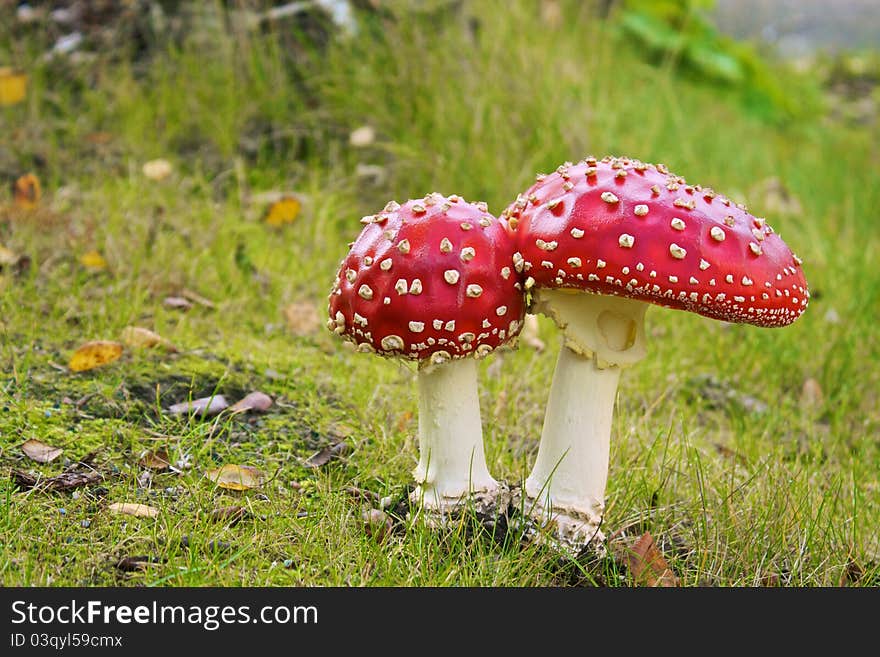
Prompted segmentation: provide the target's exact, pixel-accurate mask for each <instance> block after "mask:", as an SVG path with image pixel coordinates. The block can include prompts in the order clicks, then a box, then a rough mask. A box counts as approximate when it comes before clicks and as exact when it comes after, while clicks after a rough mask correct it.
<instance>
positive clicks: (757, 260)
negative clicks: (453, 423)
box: [501, 157, 810, 551]
mask: <svg viewBox="0 0 880 657" xmlns="http://www.w3.org/2000/svg"><path fill="white" fill-rule="evenodd" d="M501 218H502V219H506V220H507V221H508V223H509V225H510V226H511V227H512V228H514V229H515V231H516V234H517V237H516V243H517V253H516V254H515V255H514V258H515V264H516V269H517V271H518V273H519V274H520V275H521V276H522V279H523V281H524V286H525V287H526V289H527V290H529V291H530V294H531V308H532V309H534V310H536V311H539V312H542V313H544V314H546V315H547V316H549V317H551V318H552V319H553V320H554V321H555V322H556V324H557V325H558V326H559V328H560V329H561V330H562V333H563V335H564V344H563V346H562V348H561V349H560V353H559V359H558V361H557V364H556V370H555V373H554V376H553V384H552V386H551V390H550V397H549V400H548V403H547V409H546V413H545V419H544V427H543V431H542V435H541V443H540V446H539V450H538V456H537V461H536V463H535V465H534V467H533V469H532V471H531V474H530V475H529V477H528V479H527V480H526V482H525V486H524V492H525V498H526V499H525V507H526V510H527V511H529V512H530V513H531V515H532V516H533V517H534V518H536V519H538V520H539V521H541V522H546V521H550V522H551V523H552V524H553V527H554V530H555V537H556V539H557V540H558V541H559V542H560V543H561V544H562V545H563V546H565V547H567V548H569V549H571V550H573V551H578V550H580V549H581V548H583V547H585V546H586V545H587V544H588V543H590V541H591V540H597V541H601V540H602V534H601V532H600V530H599V525H600V523H601V521H602V515H603V512H604V497H605V486H606V482H607V476H608V456H609V442H610V432H611V421H612V413H613V407H614V399H615V395H616V391H617V384H618V380H619V377H620V369H621V368H622V367H625V366H627V365H632V364H633V363H635V362H637V361H639V360H640V359H641V358H642V357H643V356H644V354H645V331H644V323H643V318H644V315H645V311H646V309H647V308H648V306H649V304H657V305H660V306H666V307H669V308H677V309H680V310H686V311H690V312H694V313H698V314H700V315H704V316H706V317H711V318H714V319H719V320H725V321H727V322H740V323H748V324H754V325H756V326H766V327H773V326H785V325H787V324H790V323H791V322H793V321H794V320H796V319H797V318H798V317H799V316H800V315H801V313H803V312H804V309H805V308H806V307H807V302H808V299H809V296H810V295H809V292H808V290H807V283H806V280H805V279H804V274H803V270H802V269H801V266H800V265H801V261H800V259H799V258H798V257H797V256H796V255H794V253H792V252H791V250H790V249H789V248H788V246H786V244H785V243H784V242H783V241H782V239H780V237H779V235H778V234H776V233H774V232H773V229H772V228H770V226H769V225H768V224H767V223H766V221H765V220H764V219H762V218H759V217H755V216H753V215H751V214H749V212H748V211H747V210H746V208H745V207H744V206H742V205H740V204H737V203H734V202H733V201H731V200H730V199H728V198H725V197H724V196H721V195H720V194H716V193H715V192H714V191H712V190H711V189H709V188H706V187H700V186H699V185H689V184H688V183H687V182H686V181H685V180H684V179H683V178H681V177H680V176H677V175H675V174H673V173H670V172H669V171H668V170H667V169H666V167H664V166H663V165H661V164H657V165H652V164H645V163H643V162H640V161H638V160H635V159H628V158H612V157H606V158H604V159H602V160H596V159H595V158H592V157H590V158H587V159H585V160H583V161H581V162H579V163H577V164H571V163H568V162H567V163H565V164H563V165H561V166H560V167H559V168H558V169H557V170H556V171H555V172H554V173H551V174H549V175H539V176H538V178H537V182H536V183H535V184H534V185H532V187H530V188H529V189H528V190H527V191H526V192H525V193H524V194H521V195H519V196H518V198H517V199H516V201H515V202H514V203H513V204H512V205H510V207H508V208H507V209H506V210H505V211H504V213H503V214H502V216H501Z"/></svg>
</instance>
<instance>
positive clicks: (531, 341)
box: [519, 315, 545, 351]
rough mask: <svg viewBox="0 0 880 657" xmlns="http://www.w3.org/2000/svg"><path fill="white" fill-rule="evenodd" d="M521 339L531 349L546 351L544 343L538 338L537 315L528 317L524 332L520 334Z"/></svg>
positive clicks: (524, 323)
mask: <svg viewBox="0 0 880 657" xmlns="http://www.w3.org/2000/svg"><path fill="white" fill-rule="evenodd" d="M519 339H520V342H522V343H523V344H524V345H525V346H527V347H531V348H532V349H534V350H535V351H543V350H544V346H545V345H544V341H543V340H541V338H539V337H538V317H537V315H526V317H525V320H524V322H523V328H522V331H521V332H520V334H519Z"/></svg>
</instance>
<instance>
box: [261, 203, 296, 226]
mask: <svg viewBox="0 0 880 657" xmlns="http://www.w3.org/2000/svg"><path fill="white" fill-rule="evenodd" d="M300 208H302V203H300V202H299V199H297V198H295V197H293V196H284V197H282V198H281V199H279V200H277V201H275V202H274V203H273V204H272V205H270V206H269V207H268V208H267V209H266V215H265V217H264V221H265V222H266V223H267V224H269V225H270V226H276V227H277V226H283V225H284V224H290V223H293V222H294V220H295V219H296V218H297V216H299V211H300Z"/></svg>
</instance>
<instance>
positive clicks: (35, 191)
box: [12, 173, 42, 210]
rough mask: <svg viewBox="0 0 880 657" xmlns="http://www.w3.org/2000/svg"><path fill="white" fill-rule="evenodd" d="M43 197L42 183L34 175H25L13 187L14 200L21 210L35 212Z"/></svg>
mask: <svg viewBox="0 0 880 657" xmlns="http://www.w3.org/2000/svg"><path fill="white" fill-rule="evenodd" d="M41 196H42V192H41V190H40V181H39V179H38V178H37V177H36V176H35V175H34V174H32V173H26V174H24V175H23V176H21V177H20V178H19V179H18V180H16V181H15V182H14V183H13V185H12V199H13V201H14V203H15V205H16V206H17V207H19V208H24V209H25V210H33V209H34V208H35V207H37V205H38V204H39V202H40V197H41Z"/></svg>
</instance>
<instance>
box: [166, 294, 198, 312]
mask: <svg viewBox="0 0 880 657" xmlns="http://www.w3.org/2000/svg"><path fill="white" fill-rule="evenodd" d="M162 305H163V306H165V307H166V308H170V309H172V310H189V309H190V308H192V307H193V305H192V302H191V301H190V300H189V299H184V298H183V297H165V300H164V301H162Z"/></svg>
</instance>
